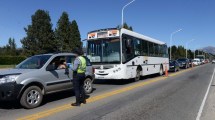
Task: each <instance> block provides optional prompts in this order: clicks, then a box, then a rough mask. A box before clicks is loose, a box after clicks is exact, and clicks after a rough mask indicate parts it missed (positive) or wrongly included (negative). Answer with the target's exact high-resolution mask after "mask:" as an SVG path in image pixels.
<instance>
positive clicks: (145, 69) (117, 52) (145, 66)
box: [87, 28, 169, 81]
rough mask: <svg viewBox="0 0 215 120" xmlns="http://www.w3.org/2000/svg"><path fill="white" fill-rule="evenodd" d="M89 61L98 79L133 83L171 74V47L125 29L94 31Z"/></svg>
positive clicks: (91, 37)
mask: <svg viewBox="0 0 215 120" xmlns="http://www.w3.org/2000/svg"><path fill="white" fill-rule="evenodd" d="M87 57H88V58H89V59H90V61H91V62H92V64H93V67H94V68H95V78H96V79H131V78H134V80H135V81H138V80H139V79H140V76H145V75H150V74H155V73H159V74H160V75H162V74H163V73H164V70H165V68H166V69H167V70H169V58H168V50H167V45H166V44H165V43H164V42H162V41H159V40H156V39H153V38H150V37H147V36H144V35H141V34H138V33H136V32H133V31H130V30H127V29H124V28H121V29H117V28H108V29H100V30H95V31H91V32H89V33H88V36H87Z"/></svg>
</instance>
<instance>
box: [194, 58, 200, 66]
mask: <svg viewBox="0 0 215 120" xmlns="http://www.w3.org/2000/svg"><path fill="white" fill-rule="evenodd" d="M193 64H194V65H196V66H197V65H200V64H201V61H200V59H199V58H195V59H193Z"/></svg>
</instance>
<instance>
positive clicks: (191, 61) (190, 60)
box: [189, 59, 193, 67]
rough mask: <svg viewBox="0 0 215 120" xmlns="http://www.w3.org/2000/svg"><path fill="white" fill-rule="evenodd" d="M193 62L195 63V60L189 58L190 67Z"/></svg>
mask: <svg viewBox="0 0 215 120" xmlns="http://www.w3.org/2000/svg"><path fill="white" fill-rule="evenodd" d="M192 64H193V60H192V59H189V67H192Z"/></svg>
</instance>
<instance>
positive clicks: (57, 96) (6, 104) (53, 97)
mask: <svg viewBox="0 0 215 120" xmlns="http://www.w3.org/2000/svg"><path fill="white" fill-rule="evenodd" d="M95 90H96V88H93V91H95ZM73 96H75V94H74V91H73V89H71V90H67V91H62V92H57V93H52V94H48V95H45V96H44V97H43V102H42V104H41V105H40V106H43V105H45V104H47V103H51V102H54V101H58V100H61V99H65V98H69V97H73ZM89 97H90V95H86V98H87V99H88V98H89ZM22 108H23V107H22V106H21V105H20V103H19V101H0V109H22Z"/></svg>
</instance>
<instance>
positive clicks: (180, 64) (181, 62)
mask: <svg viewBox="0 0 215 120" xmlns="http://www.w3.org/2000/svg"><path fill="white" fill-rule="evenodd" d="M209 62H210V61H209V60H208V59H204V55H197V56H196V58H194V59H188V58H179V59H177V60H170V62H169V71H174V72H176V71H179V70H180V69H181V68H184V69H187V68H190V67H193V66H198V65H202V64H206V63H209ZM212 63H213V62H212Z"/></svg>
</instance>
